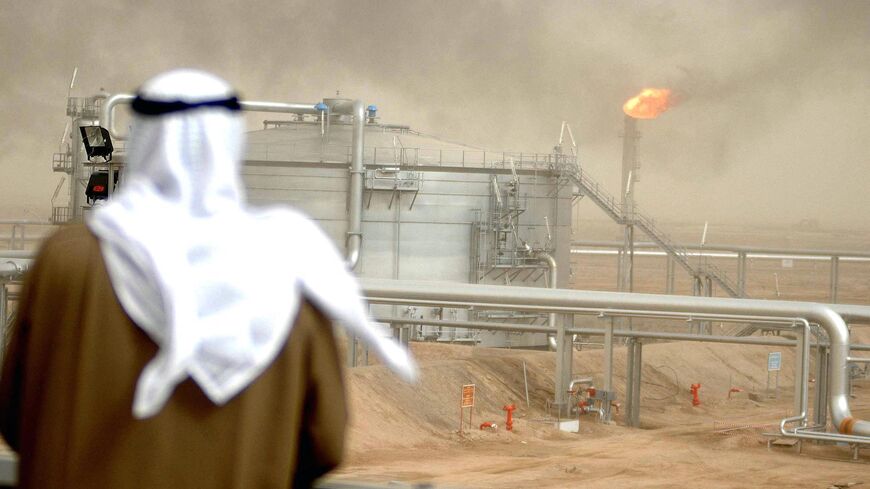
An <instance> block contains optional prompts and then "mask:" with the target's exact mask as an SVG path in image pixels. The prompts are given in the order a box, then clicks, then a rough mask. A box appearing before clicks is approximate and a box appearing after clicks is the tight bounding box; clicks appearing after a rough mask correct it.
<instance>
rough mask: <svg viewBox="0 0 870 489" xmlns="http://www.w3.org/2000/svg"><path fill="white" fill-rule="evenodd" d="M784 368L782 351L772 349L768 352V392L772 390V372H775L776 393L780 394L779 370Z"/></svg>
mask: <svg viewBox="0 0 870 489" xmlns="http://www.w3.org/2000/svg"><path fill="white" fill-rule="evenodd" d="M780 370H782V352H779V351H772V352H770V353H768V354H767V392H768V393H769V392H770V373H771V372H776V373H775V374H774V378H775V387H774V393H775V394H776V396H778V395H779V371H780Z"/></svg>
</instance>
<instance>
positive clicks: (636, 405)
mask: <svg viewBox="0 0 870 489" xmlns="http://www.w3.org/2000/svg"><path fill="white" fill-rule="evenodd" d="M631 363H632V367H633V369H634V373H633V374H632V381H633V382H632V393H631V398H632V403H631V414H630V418H631V425H630V426H632V427H633V428H638V427H640V384H641V381H642V379H641V374H642V372H643V343H641V342H639V341H638V342H636V343H635V346H634V360H633V361H632V362H631Z"/></svg>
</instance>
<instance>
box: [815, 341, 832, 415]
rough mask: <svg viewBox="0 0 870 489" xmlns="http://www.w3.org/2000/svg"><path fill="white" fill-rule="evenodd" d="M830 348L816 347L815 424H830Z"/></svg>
mask: <svg viewBox="0 0 870 489" xmlns="http://www.w3.org/2000/svg"><path fill="white" fill-rule="evenodd" d="M829 358H830V354H829V349H828V347H826V346H819V347H818V348H817V349H816V392H815V396H814V398H813V424H814V425H815V426H825V425H827V424H828V361H829Z"/></svg>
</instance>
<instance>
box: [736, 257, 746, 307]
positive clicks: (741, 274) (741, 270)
mask: <svg viewBox="0 0 870 489" xmlns="http://www.w3.org/2000/svg"><path fill="white" fill-rule="evenodd" d="M737 293H738V294H739V295H740V296H741V297H742V296H745V295H746V252H745V251H740V252H738V253H737Z"/></svg>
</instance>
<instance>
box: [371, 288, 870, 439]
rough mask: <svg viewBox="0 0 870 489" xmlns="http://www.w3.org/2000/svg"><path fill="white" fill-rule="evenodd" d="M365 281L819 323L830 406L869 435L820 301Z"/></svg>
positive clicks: (505, 300)
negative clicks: (826, 349)
mask: <svg viewBox="0 0 870 489" xmlns="http://www.w3.org/2000/svg"><path fill="white" fill-rule="evenodd" d="M362 285H363V290H364V291H365V295H366V297H368V298H369V299H371V300H373V301H375V302H376V301H377V300H378V299H379V298H389V297H398V298H402V299H404V300H410V301H444V302H457V303H463V302H465V303H467V302H469V301H473V302H475V303H484V304H524V305H528V306H532V307H541V308H545V309H549V310H550V311H551V312H552V310H553V309H562V308H568V309H570V308H572V307H587V308H602V309H641V310H646V311H660V312H683V313H698V314H705V313H706V314H731V315H751V316H762V317H799V318H804V319H807V320H809V321H811V322H814V323H817V324H819V326H821V327H822V328H823V329H824V330H825V331H826V332H827V334H828V338H829V341H830V343H831V346H830V352H831V371H830V378H829V386H830V392H831V396H830V410H831V416H832V419H833V421H834V423H835V425H836V426H837V428H838V430H839V431H840V432H842V433H844V434H856V435H864V436H866V435H868V434H870V423H868V422H867V421H864V420H857V419H855V418H853V417H852V414H851V410H850V409H849V398H848V396H847V390H848V361H847V359H848V357H849V330H848V328H847V326H846V323H845V321H843V318H841V317H840V316H839V315H838V314H837V313H835V312H834V311H833V310H831V309H830V308H828V307H826V306H824V305H822V304H815V303H809V302H787V301H768V300H752V299H726V298H719V297H690V296H672V295H657V294H635V293H624V292H622V293H620V292H592V291H577V290H563V289H558V290H551V289H542V288H532V287H503V286H496V285H480V284H460V283H437V282H417V281H392V280H383V279H363V281H362Z"/></svg>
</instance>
